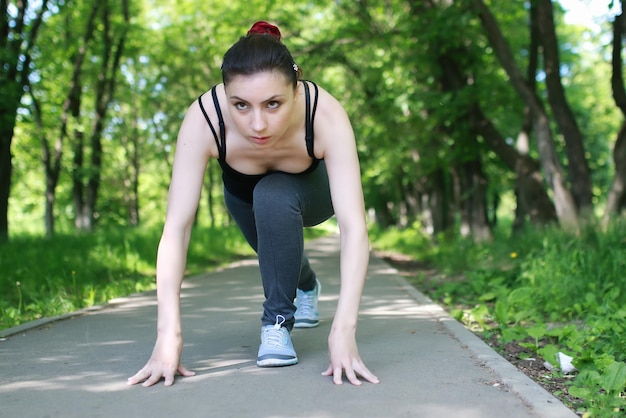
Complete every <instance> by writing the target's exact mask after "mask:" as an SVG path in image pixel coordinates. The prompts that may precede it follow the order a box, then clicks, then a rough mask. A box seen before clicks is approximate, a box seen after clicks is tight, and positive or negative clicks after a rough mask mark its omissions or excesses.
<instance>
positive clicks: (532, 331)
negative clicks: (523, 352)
mask: <svg viewBox="0 0 626 418" xmlns="http://www.w3.org/2000/svg"><path fill="white" fill-rule="evenodd" d="M526 332H527V333H528V335H530V336H531V337H533V338H534V339H536V340H538V339H539V338H541V337H543V336H544V335H546V326H545V324H538V325H535V326H533V327H530V328H527V329H526Z"/></svg>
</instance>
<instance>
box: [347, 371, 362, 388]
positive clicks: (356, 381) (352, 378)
mask: <svg viewBox="0 0 626 418" xmlns="http://www.w3.org/2000/svg"><path fill="white" fill-rule="evenodd" d="M346 377H347V378H348V381H349V382H350V383H352V384H353V385H354V386H361V381H360V380H359V379H358V378H357V377H356V373H354V370H353V369H352V367H348V366H346Z"/></svg>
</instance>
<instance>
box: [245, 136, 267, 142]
mask: <svg viewBox="0 0 626 418" xmlns="http://www.w3.org/2000/svg"><path fill="white" fill-rule="evenodd" d="M250 138H251V139H252V142H254V143H255V144H265V143H266V142H267V141H268V140H269V139H270V137H269V136H253V137H250Z"/></svg>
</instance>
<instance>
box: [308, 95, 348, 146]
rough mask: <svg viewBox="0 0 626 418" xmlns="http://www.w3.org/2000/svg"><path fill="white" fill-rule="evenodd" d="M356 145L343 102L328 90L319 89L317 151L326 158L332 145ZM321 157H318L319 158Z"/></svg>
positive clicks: (316, 129) (316, 119)
mask: <svg viewBox="0 0 626 418" xmlns="http://www.w3.org/2000/svg"><path fill="white" fill-rule="evenodd" d="M338 143H346V144H347V145H348V146H351V145H352V144H354V132H353V130H352V125H351V123H350V119H349V117H348V114H347V113H346V110H345V109H344V107H343V105H342V104H341V102H340V101H339V100H338V99H337V98H335V96H333V95H332V94H331V93H329V92H328V91H327V90H326V89H324V88H322V87H319V98H318V105H317V112H316V114H315V150H316V154H318V153H320V154H322V155H323V156H326V150H327V149H328V148H329V146H330V145H332V146H333V148H336V147H337V145H338ZM319 157H321V156H320V155H318V158H319Z"/></svg>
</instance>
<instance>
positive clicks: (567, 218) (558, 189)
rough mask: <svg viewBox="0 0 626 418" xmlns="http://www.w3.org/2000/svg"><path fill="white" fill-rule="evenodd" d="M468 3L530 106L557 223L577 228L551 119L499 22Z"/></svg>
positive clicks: (476, 2)
mask: <svg viewBox="0 0 626 418" xmlns="http://www.w3.org/2000/svg"><path fill="white" fill-rule="evenodd" d="M471 6H472V8H473V9H474V10H475V11H476V13H477V15H478V17H479V18H480V21H481V23H482V25H483V28H484V30H485V35H486V36H487V38H488V39H489V41H490V44H491V46H492V47H493V49H494V52H495V54H496V56H497V57H498V59H499V60H500V63H501V65H502V68H504V70H505V71H506V73H507V74H508V76H509V78H510V80H511V84H512V86H513V87H514V88H515V90H516V91H517V93H518V94H519V96H520V97H521V98H522V100H523V101H524V103H526V104H527V106H528V107H529V108H530V112H531V115H532V121H533V128H534V129H533V130H534V132H535V135H536V138H537V145H538V149H539V156H540V161H541V167H542V169H543V174H544V176H545V178H546V181H547V184H548V185H549V187H550V189H551V190H552V193H553V198H554V204H555V207H556V213H557V216H558V219H559V222H560V223H561V224H562V226H564V227H568V228H574V229H576V228H578V214H577V209H576V204H575V202H574V198H573V196H572V194H571V192H570V190H569V189H568V187H567V182H566V179H565V174H564V171H563V166H562V165H561V162H560V159H559V156H558V154H557V151H556V147H555V144H554V140H553V137H552V132H551V128H550V118H549V116H548V114H547V113H546V111H545V108H544V106H543V104H542V102H541V100H540V99H539V97H538V96H537V94H536V93H535V92H534V91H532V90H531V89H530V88H529V87H528V84H527V83H526V80H525V78H524V76H523V75H522V72H521V71H520V69H519V68H518V66H517V64H516V62H515V59H514V57H513V54H512V53H511V51H510V49H509V46H508V44H507V42H506V39H505V38H504V36H503V35H502V32H501V31H500V28H499V26H498V23H497V22H496V20H495V18H494V16H493V14H492V13H491V11H490V10H489V8H488V7H487V6H486V5H485V3H484V2H483V1H482V0H472V2H471Z"/></svg>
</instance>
